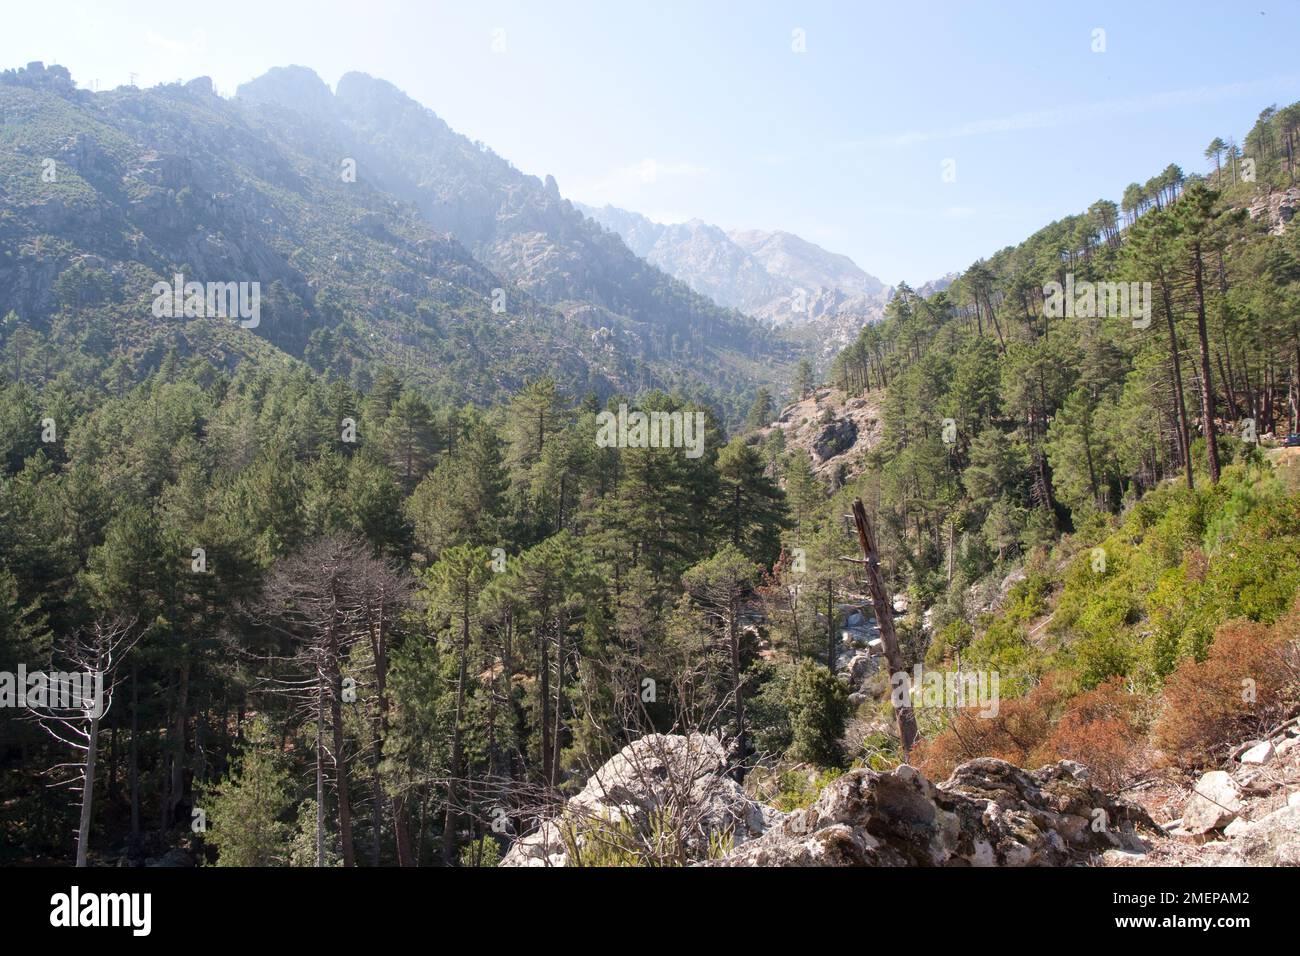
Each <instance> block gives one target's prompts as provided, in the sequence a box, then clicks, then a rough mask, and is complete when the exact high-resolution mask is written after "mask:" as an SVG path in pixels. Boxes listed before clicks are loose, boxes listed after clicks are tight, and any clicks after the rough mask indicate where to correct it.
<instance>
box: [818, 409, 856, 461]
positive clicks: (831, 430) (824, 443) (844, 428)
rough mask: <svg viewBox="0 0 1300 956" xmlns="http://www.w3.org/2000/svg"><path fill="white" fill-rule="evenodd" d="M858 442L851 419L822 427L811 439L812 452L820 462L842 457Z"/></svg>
mask: <svg viewBox="0 0 1300 956" xmlns="http://www.w3.org/2000/svg"><path fill="white" fill-rule="evenodd" d="M857 440H858V426H857V425H855V424H854V423H853V420H852V419H849V418H841V419H837V420H835V421H833V422H830V423H828V424H827V425H824V426H823V427H822V429H821V431H820V432H819V433H818V434H817V437H816V438H815V439H813V451H814V452H816V454H817V457H818V458H820V459H821V460H822V461H826V460H827V459H829V458H834V457H835V456H836V455H842V454H844V453H845V452H846V451H848V450H849V449H850V448H852V447H853V443H854V442H855V441H857Z"/></svg>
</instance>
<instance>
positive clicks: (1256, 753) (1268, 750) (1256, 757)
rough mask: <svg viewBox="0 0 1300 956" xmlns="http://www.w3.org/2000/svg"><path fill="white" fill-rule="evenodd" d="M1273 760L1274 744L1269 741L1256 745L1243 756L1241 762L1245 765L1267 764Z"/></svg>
mask: <svg viewBox="0 0 1300 956" xmlns="http://www.w3.org/2000/svg"><path fill="white" fill-rule="evenodd" d="M1272 759H1273V744H1272V743H1270V742H1269V741H1267V740H1264V741H1261V742H1260V743H1257V744H1255V746H1253V747H1251V748H1250V749H1249V750H1247V751H1246V752H1245V753H1243V754H1242V755H1241V762H1242V763H1245V764H1265V763H1268V762H1269V761H1270V760H1272Z"/></svg>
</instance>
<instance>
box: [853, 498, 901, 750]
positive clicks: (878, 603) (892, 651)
mask: <svg viewBox="0 0 1300 956" xmlns="http://www.w3.org/2000/svg"><path fill="white" fill-rule="evenodd" d="M853 523H854V524H855V525H857V528H858V545H859V547H861V548H862V562H861V563H862V567H863V570H864V571H866V575H867V590H868V591H869V592H870V594H871V604H872V606H873V607H874V608H875V609H876V625H877V626H878V627H879V628H880V643H881V644H882V645H883V646H884V648H885V662H886V663H887V664H888V665H889V677H890V682H889V686H890V687H892V686H893V678H894V675H895V674H906V673H907V668H905V667H904V666H903V655H902V653H901V652H900V651H899V649H898V635H896V634H895V633H894V606H893V604H892V603H891V602H890V600H889V595H888V593H886V591H885V584H884V582H883V581H882V580H881V579H880V561H879V559H878V557H877V554H876V536H875V535H874V534H873V533H872V531H871V524H870V523H869V522H868V521H867V509H866V508H864V507H863V506H862V499H861V498H854V499H853ZM903 688H904V691H905V692H906V693H907V696H906V697H905V698H904V699H905V700H906V701H907V703H905V704H904V705H903V706H902V707H899V706H897V704H895V708H894V710H895V716H897V718H898V736H899V739H900V740H901V741H902V742H903V754H904V755H905V756H906V755H908V754H910V753H911V752H912V745H913V744H914V743H915V742H916V715H915V714H914V713H912V705H911V700H912V697H911V691H910V688H908V686H907V685H906V684H904V685H903Z"/></svg>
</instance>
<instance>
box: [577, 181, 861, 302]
mask: <svg viewBox="0 0 1300 956" xmlns="http://www.w3.org/2000/svg"><path fill="white" fill-rule="evenodd" d="M574 205H575V206H577V207H578V208H579V209H581V210H582V211H584V212H585V213H586V214H587V215H588V216H590V217H591V218H592V219H594V220H595V221H596V222H598V223H600V224H601V225H602V226H604V227H605V228H607V229H609V230H610V231H612V232H615V233H617V234H618V235H619V236H620V237H621V238H622V239H623V241H624V242H625V243H626V244H627V246H628V248H629V249H631V250H632V251H633V252H635V253H636V254H637V255H639V256H642V257H644V258H645V259H646V260H647V261H649V262H651V263H653V264H655V265H657V266H659V268H661V269H663V270H664V271H665V272H667V273H669V274H670V275H672V276H675V277H676V278H678V279H681V280H682V281H683V282H685V283H686V284H687V285H689V286H690V287H691V288H692V289H694V290H695V291H696V292H699V293H701V294H703V295H707V296H709V297H710V298H711V299H713V301H714V302H717V303H718V304H719V305H725V306H730V307H733V308H737V309H740V310H741V311H743V312H746V313H748V314H749V315H753V316H758V317H760V318H764V319H769V320H772V321H775V322H782V323H787V322H788V323H792V324H804V323H809V322H815V321H817V320H819V319H822V318H823V317H827V316H830V315H839V316H842V317H843V318H845V319H848V320H849V321H850V324H852V321H853V318H854V317H856V319H857V325H858V326H860V325H861V322H863V321H869V320H870V319H871V318H874V317H876V316H877V315H878V314H879V309H880V306H881V305H882V304H883V303H884V300H885V294H886V292H887V289H886V287H885V284H884V283H883V282H881V281H880V280H879V279H877V278H876V277H875V276H873V275H870V274H869V273H867V272H865V271H863V270H862V269H860V268H859V267H858V266H857V265H856V264H855V263H854V262H853V260H852V259H850V258H849V257H848V256H844V255H840V254H838V253H834V252H828V251H827V250H825V249H823V248H821V247H820V246H818V245H815V244H813V243H811V242H809V241H807V240H806V239H802V238H800V237H799V236H796V235H794V234H792V233H788V232H762V231H758V230H735V231H733V232H730V233H728V232H725V231H723V230H722V229H720V228H718V227H717V226H713V225H710V224H708V223H705V222H701V221H700V220H698V219H692V220H691V221H690V222H686V223H681V224H677V225H665V224H663V223H657V222H653V221H651V220H650V219H647V218H646V217H645V216H642V215H641V214H639V213H635V212H629V211H627V210H625V209H619V208H617V207H615V206H605V207H604V208H601V209H596V208H593V207H590V206H584V205H582V204H580V203H575V204H574Z"/></svg>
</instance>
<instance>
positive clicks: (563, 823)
mask: <svg viewBox="0 0 1300 956" xmlns="http://www.w3.org/2000/svg"><path fill="white" fill-rule="evenodd" d="M728 769H729V763H728V760H727V754H726V750H725V748H724V747H723V746H722V744H721V743H720V742H719V741H718V739H717V738H716V737H710V736H705V735H703V734H691V735H690V736H689V737H687V736H682V735H678V734H650V735H647V736H645V737H642V738H641V739H639V740H637V741H635V742H633V743H631V744H628V745H627V746H626V747H624V748H623V749H622V750H621V751H619V752H618V753H617V754H616V755H615V756H613V757H612V758H610V760H609V761H608V762H606V763H605V764H604V766H602V767H601V768H600V769H599V770H597V771H596V773H595V774H593V775H592V777H591V779H589V780H588V781H587V784H586V786H584V787H583V788H582V791H581V792H580V793H578V794H577V795H576V796H575V797H573V798H572V799H570V800H569V802H568V803H567V804H565V807H564V810H563V811H562V812H561V813H560V815H559V816H558V817H557V818H555V819H552V820H549V821H547V822H546V823H545V824H543V825H542V827H541V828H540V829H539V830H537V831H536V832H535V833H532V834H529V835H528V836H525V837H521V838H520V839H518V840H516V841H515V843H514V845H512V846H511V847H510V850H509V851H508V852H507V853H506V855H505V858H504V859H502V861H501V865H502V866H566V865H568V864H569V862H570V861H569V841H566V839H565V834H564V829H568V830H570V831H571V832H572V833H574V834H576V837H575V839H576V842H577V846H578V851H579V853H581V852H582V849H583V846H584V845H585V844H586V842H587V838H586V837H584V836H583V830H584V829H589V828H590V827H592V826H594V825H600V824H602V823H609V824H619V823H627V824H630V825H631V827H632V829H633V831H634V832H636V833H638V834H644V835H647V836H648V835H649V834H650V832H651V831H652V829H653V828H654V827H655V824H656V818H662V817H663V816H664V815H667V816H668V817H669V818H670V819H671V820H672V821H673V822H674V825H675V826H676V827H678V828H680V830H681V831H682V836H683V843H684V844H685V850H686V854H687V856H688V858H691V859H695V858H699V857H702V856H704V855H705V854H706V853H707V852H708V848H709V843H710V839H711V838H713V837H715V836H723V835H728V834H729V835H730V837H731V840H732V842H733V845H739V844H742V843H744V842H745V841H748V840H752V839H754V838H755V837H757V836H759V835H760V834H762V833H763V832H765V831H766V830H767V829H768V828H769V827H770V826H772V825H773V824H775V823H779V822H780V821H781V820H782V819H784V816H785V815H784V814H782V813H781V812H780V811H779V810H774V809H772V808H770V807H765V806H763V805H761V804H759V803H756V802H755V801H754V800H752V799H750V798H749V797H748V796H747V795H746V794H745V792H744V791H743V790H742V789H741V788H740V785H739V784H737V783H736V782H735V781H734V780H732V779H731V778H730V777H729V776H727V771H728Z"/></svg>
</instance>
